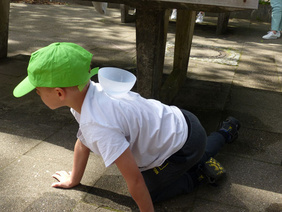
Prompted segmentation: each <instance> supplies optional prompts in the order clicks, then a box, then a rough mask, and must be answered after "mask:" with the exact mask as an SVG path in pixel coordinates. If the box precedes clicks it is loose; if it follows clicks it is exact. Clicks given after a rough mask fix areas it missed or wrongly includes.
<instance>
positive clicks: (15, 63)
mask: <svg viewBox="0 0 282 212" xmlns="http://www.w3.org/2000/svg"><path fill="white" fill-rule="evenodd" d="M215 23H216V19H215V18H209V17H207V18H206V19H205V22H204V23H203V24H202V25H196V28H195V35H194V38H193V47H192V52H191V60H190V64H189V68H188V72H187V82H186V84H185V85H184V86H183V88H182V90H181V91H180V93H179V95H178V96H177V97H176V98H175V100H174V102H173V104H175V105H178V106H180V107H183V108H186V109H188V110H191V111H192V112H194V113H195V114H197V115H198V116H199V118H200V120H201V121H202V123H203V125H204V126H205V128H206V129H207V132H208V133H209V132H211V131H213V130H215V129H216V127H217V125H218V123H219V122H220V121H221V120H222V119H224V118H225V117H226V116H227V115H233V116H235V117H237V118H238V119H240V120H241V122H242V130H241V132H240V137H239V139H238V140H237V142H236V143H234V144H231V145H228V146H226V147H224V149H223V151H222V152H221V153H220V154H219V155H218V156H217V159H218V160H219V161H220V162H221V163H222V164H223V166H224V167H225V168H226V170H227V176H226V178H224V179H223V180H222V181H221V182H219V185H218V186H217V187H212V186H208V185H205V186H201V187H200V188H199V189H197V190H196V191H195V192H193V193H191V194H189V195H185V196H180V197H177V198H175V199H173V200H170V201H167V202H164V203H162V204H158V205H156V211H193V212H195V211H196V212H198V211H199V212H202V211H216V212H217V211H234V212H235V211H236V212H237V211H255V212H256V211H267V212H270V211H271V212H281V211H282V194H281V193H282V167H281V160H282V112H281V111H282V110H281V105H282V98H281V88H282V82H281V77H282V39H278V40H275V41H263V40H262V39H261V36H262V35H264V34H265V33H266V32H267V30H268V28H269V24H268V23H261V22H254V21H250V20H246V19H240V20H239V19H232V20H231V21H230V24H229V31H228V33H227V34H226V35H222V36H216V35H215V31H216V26H215ZM174 31H175V24H174V23H170V26H169V34H168V45H167V54H166V56H167V57H166V62H165V71H164V72H165V73H168V72H169V70H171V62H172V55H173V54H172V53H173V43H174V41H173V37H174ZM55 41H69V42H76V43H78V44H80V45H82V46H83V47H85V48H86V49H88V50H89V51H91V52H93V53H94V61H93V63H94V65H97V66H118V67H121V68H125V69H134V68H135V28H134V24H121V23H120V13H119V11H118V10H116V9H111V10H109V16H101V15H99V14H97V13H96V11H95V10H94V8H93V7H87V6H70V5H65V6H54V5H27V4H11V15H10V31H9V53H8V54H9V57H8V59H6V60H1V61H0V76H1V77H0V88H1V89H0V144H1V148H0V179H1V180H0V211H13V212H15V211H75V212H78V211H79V212H80V211H101V212H102V211H111V210H115V211H117V210H119V211H136V205H135V204H134V202H133V201H132V200H131V198H130V196H129V194H128V192H127V190H126V185H125V183H124V181H123V179H122V177H121V176H120V174H119V173H118V171H117V170H116V168H115V167H114V166H113V167H111V168H109V169H107V170H106V169H105V168H104V165H103V163H102V161H101V159H100V158H98V157H96V156H94V155H91V158H90V160H89V163H88V166H87V170H86V173H85V176H84V178H83V180H82V185H80V186H78V187H76V188H74V189H71V190H64V189H54V188H51V184H52V182H54V179H52V177H51V175H52V174H53V173H54V172H55V171H57V170H71V166H72V156H73V145H74V142H75V140H76V138H75V135H76V129H77V124H76V123H75V121H74V120H73V118H72V117H71V115H70V113H69V111H68V109H67V108H63V109H59V110H56V111H51V110H49V109H48V108H47V107H46V106H44V105H43V103H41V100H40V99H39V98H38V97H37V95H36V94H35V93H31V94H28V95H26V96H25V97H22V98H20V99H16V98H14V97H13V96H12V91H13V88H14V87H15V86H16V85H17V83H18V82H19V81H21V79H22V78H23V77H24V76H25V75H26V67H27V63H28V59H29V55H30V54H31V52H33V51H35V50H37V49H38V48H40V47H43V46H46V45H48V44H50V43H52V42H55Z"/></svg>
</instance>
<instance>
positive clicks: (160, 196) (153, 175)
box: [142, 110, 225, 202]
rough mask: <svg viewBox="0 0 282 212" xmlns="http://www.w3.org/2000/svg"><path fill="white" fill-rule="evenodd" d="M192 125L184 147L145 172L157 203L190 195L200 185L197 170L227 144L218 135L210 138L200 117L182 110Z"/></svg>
mask: <svg viewBox="0 0 282 212" xmlns="http://www.w3.org/2000/svg"><path fill="white" fill-rule="evenodd" d="M182 113H183V114H184V116H185V119H186V122H187V125H188V130H189V132H188V138H187V141H186V142H185V144H184V146H183V147H182V148H181V149H180V150H179V151H178V152H176V153H175V154H173V155H172V156H171V157H169V158H168V159H167V160H166V161H165V162H164V163H163V164H162V166H160V167H155V168H153V169H149V170H146V171H143V172H142V175H143V177H144V180H145V182H146V185H147V187H148V189H149V192H150V194H151V198H152V200H153V202H160V201H163V200H166V199H169V198H172V197H174V196H177V195H180V194H187V193H189V192H191V191H193V189H194V188H195V187H196V186H197V184H196V183H195V175H196V167H197V166H198V164H199V163H204V162H205V161H207V160H208V159H209V158H210V157H213V156H215V155H216V154H217V153H218V152H219V150H220V149H221V147H222V146H223V145H224V144H225V138H224V136H223V135H222V134H220V133H218V132H213V133H212V134H211V135H210V136H208V137H207V135H206V132H205V130H204V128H203V127H202V125H201V123H200V121H199V120H198V118H197V117H196V116H195V115H194V114H192V113H190V112H188V111H186V110H182Z"/></svg>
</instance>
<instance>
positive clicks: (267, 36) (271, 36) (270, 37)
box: [262, 31, 281, 40]
mask: <svg viewBox="0 0 282 212" xmlns="http://www.w3.org/2000/svg"><path fill="white" fill-rule="evenodd" d="M280 36H281V34H280V32H276V34H274V33H273V32H272V31H269V32H268V33H267V34H266V35H264V36H262V38H263V39H266V40H270V39H277V38H280Z"/></svg>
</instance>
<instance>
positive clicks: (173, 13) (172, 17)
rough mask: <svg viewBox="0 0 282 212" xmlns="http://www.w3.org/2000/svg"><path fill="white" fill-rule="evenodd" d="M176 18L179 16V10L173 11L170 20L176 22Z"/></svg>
mask: <svg viewBox="0 0 282 212" xmlns="http://www.w3.org/2000/svg"><path fill="white" fill-rule="evenodd" d="M176 16H177V9H173V10H172V13H171V16H170V20H176Z"/></svg>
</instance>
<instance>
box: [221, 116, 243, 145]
mask: <svg viewBox="0 0 282 212" xmlns="http://www.w3.org/2000/svg"><path fill="white" fill-rule="evenodd" d="M240 127H241V123H240V121H239V120H237V119H236V118H234V117H231V116H229V117H228V118H227V119H226V120H225V121H223V122H222V123H221V125H220V129H219V130H218V132H220V133H223V136H224V137H225V138H226V143H231V142H233V141H234V140H235V139H237V138H238V131H239V129H240Z"/></svg>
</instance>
